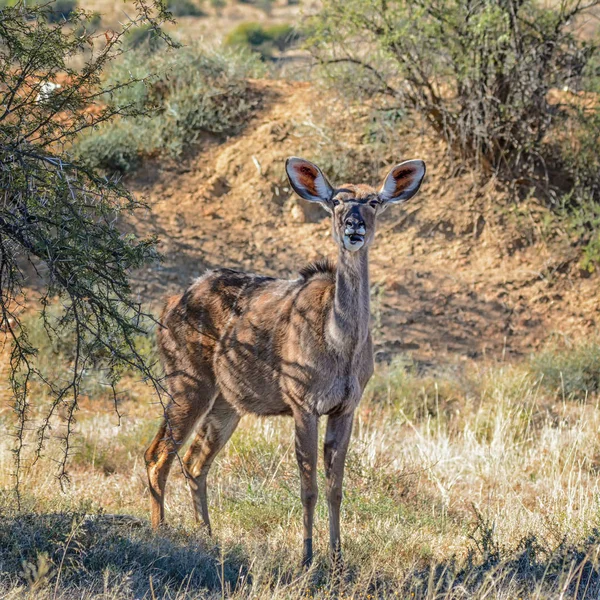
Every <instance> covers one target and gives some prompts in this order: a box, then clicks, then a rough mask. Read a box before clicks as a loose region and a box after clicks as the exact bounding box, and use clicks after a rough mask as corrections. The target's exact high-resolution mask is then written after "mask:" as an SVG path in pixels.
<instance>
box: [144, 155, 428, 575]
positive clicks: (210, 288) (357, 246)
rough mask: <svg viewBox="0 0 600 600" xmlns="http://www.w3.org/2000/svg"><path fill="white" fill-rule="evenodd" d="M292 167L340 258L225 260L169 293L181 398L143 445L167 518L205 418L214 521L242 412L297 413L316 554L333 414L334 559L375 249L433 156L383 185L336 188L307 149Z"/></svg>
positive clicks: (167, 338)
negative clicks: (289, 270) (291, 267)
mask: <svg viewBox="0 0 600 600" xmlns="http://www.w3.org/2000/svg"><path fill="white" fill-rule="evenodd" d="M286 171H287V175H288V178H289V180H290V183H291V185H292V187H293V189H294V190H295V191H296V193H297V194H298V195H299V196H301V197H302V198H304V199H305V200H308V201H310V202H318V203H320V204H321V205H322V206H323V208H324V209H325V210H327V211H328V212H329V213H330V215H331V223H332V234H333V240H334V242H335V244H336V245H337V246H338V260H337V265H333V264H331V263H328V262H320V263H316V264H312V265H309V266H307V267H305V268H304V269H302V270H301V271H300V276H299V277H298V278H296V279H292V280H287V279H274V278H271V277H263V276H259V275H253V274H248V273H241V272H238V271H233V270H230V269H217V270H214V271H209V272H208V273H206V274H205V275H203V276H202V277H200V278H199V279H197V280H196V281H195V282H194V283H193V284H192V285H191V286H190V287H189V288H188V289H187V290H186V291H185V292H184V293H183V295H181V296H175V297H173V298H171V299H170V300H169V301H168V302H167V304H166V306H165V309H164V311H163V314H162V317H161V320H160V321H161V327H160V328H159V332H158V344H159V348H160V354H161V357H162V361H163V365H164V369H165V375H166V382H167V386H168V390H169V392H170V395H171V399H170V403H169V405H168V406H167V408H166V415H165V419H164V421H163V423H162V425H161V427H160V429H159V431H158V433H157V434H156V437H155V438H154V441H153V442H152V444H151V445H150V447H149V448H148V450H147V451H146V455H145V457H146V465H147V469H148V480H149V485H150V492H151V497H152V525H153V526H154V527H158V526H159V525H160V524H161V523H162V522H163V521H164V493H165V484H166V480H167V476H168V474H169V470H170V467H171V465H172V463H173V459H174V458H175V456H176V453H177V451H178V449H179V448H180V447H181V445H182V444H184V443H185V441H186V440H187V438H188V437H189V435H190V434H191V433H192V431H194V429H197V433H196V437H195V439H194V440H193V442H192V443H191V445H190V447H189V449H188V451H187V452H186V454H185V456H184V459H183V465H184V468H185V472H186V475H187V478H188V482H189V485H190V488H191V493H192V500H193V504H194V510H195V514H196V520H198V521H199V520H200V519H201V520H202V522H203V523H204V524H205V525H206V527H207V528H208V530H209V532H210V521H209V516H208V503H207V493H206V478H207V475H208V471H209V469H210V466H211V464H212V462H213V460H214V459H215V457H216V456H217V454H218V453H219V451H220V450H221V449H222V448H223V446H224V445H225V444H226V443H227V441H228V440H229V438H230V437H231V435H232V433H233V432H234V430H235V428H236V427H237V425H238V423H239V421H240V418H241V417H242V415H244V414H246V413H252V414H255V415H261V416H270V415H290V416H291V417H293V419H294V422H295V435H296V456H297V459H298V466H299V470H300V490H301V499H302V505H303V525H304V549H303V563H304V564H305V565H308V564H310V562H311V561H312V555H313V551H312V529H313V515H314V509H315V504H316V501H317V452H318V450H317V440H318V422H319V417H321V416H324V415H327V431H326V435H325V444H324V462H325V477H326V494H327V503H328V508H329V530H330V544H331V552H332V556H333V557H334V559H337V558H338V557H339V554H340V548H341V547H340V505H341V501H342V479H343V475H344V463H345V458H346V451H347V449H348V442H349V440H350V434H351V430H352V420H353V415H354V411H355V409H356V407H357V405H358V403H359V401H360V399H361V396H362V393H363V390H364V388H365V386H366V384H367V382H368V381H369V378H370V377H371V375H372V374H373V348H372V342H371V334H370V330H369V262H368V256H369V248H370V246H371V244H372V243H373V240H374V236H375V225H376V220H377V216H378V215H379V214H381V213H382V212H383V211H384V210H386V208H387V207H388V206H389V205H391V204H400V203H402V202H405V201H407V200H408V199H409V198H412V197H413V196H414V195H415V194H416V193H417V191H418V189H419V187H420V185H421V182H422V180H423V177H424V175H425V164H424V163H423V161H420V160H411V161H406V162H403V163H401V164H399V165H397V166H396V167H394V168H393V169H392V170H391V171H390V172H389V174H388V175H387V177H386V178H385V180H384V182H383V185H382V186H381V188H380V189H379V190H376V189H374V188H372V187H370V186H368V185H351V184H347V185H343V186H341V187H338V188H334V187H332V186H331V184H330V183H329V182H328V181H327V179H326V178H325V176H324V175H323V173H322V172H321V170H320V169H319V168H318V167H317V166H316V165H314V164H313V163H311V162H309V161H307V160H303V159H301V158H296V157H292V158H289V159H288V160H287V162H286Z"/></svg>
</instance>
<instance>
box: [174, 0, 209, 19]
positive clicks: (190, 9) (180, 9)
mask: <svg viewBox="0 0 600 600" xmlns="http://www.w3.org/2000/svg"><path fill="white" fill-rule="evenodd" d="M167 10H168V11H169V12H170V13H171V14H172V15H173V16H174V17H203V16H205V15H206V13H205V12H204V11H203V10H201V9H200V7H199V6H198V5H197V4H196V3H195V2H194V1H193V0H168V2H167Z"/></svg>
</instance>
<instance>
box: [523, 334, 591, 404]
mask: <svg viewBox="0 0 600 600" xmlns="http://www.w3.org/2000/svg"><path fill="white" fill-rule="evenodd" d="M531 365H532V370H533V371H534V373H535V374H537V375H539V376H540V377H541V381H542V384H543V385H544V386H545V387H547V388H550V389H552V390H553V391H555V392H556V393H557V394H558V395H559V396H563V395H564V396H565V397H567V398H578V399H581V400H583V399H585V398H586V397H587V396H588V395H589V394H592V393H597V392H599V391H600V341H599V340H597V339H596V340H591V341H583V342H580V343H577V344H568V345H567V346H562V347H561V346H558V345H553V346H550V347H548V348H547V349H545V350H544V351H543V352H540V353H539V354H537V355H535V356H534V357H532V359H531Z"/></svg>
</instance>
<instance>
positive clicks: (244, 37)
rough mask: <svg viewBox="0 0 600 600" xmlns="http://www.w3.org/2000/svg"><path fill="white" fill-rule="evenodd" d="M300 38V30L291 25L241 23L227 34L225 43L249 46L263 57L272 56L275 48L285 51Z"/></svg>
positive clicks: (243, 46)
mask: <svg viewBox="0 0 600 600" xmlns="http://www.w3.org/2000/svg"><path fill="white" fill-rule="evenodd" d="M299 39H300V34H299V32H298V31H297V30H296V29H294V28H293V27H292V26H291V25H286V24H284V25H270V26H265V25H261V24H260V23H252V22H250V23H241V24H240V25H238V26H237V27H235V28H234V29H233V30H232V31H230V32H229V33H228V34H227V37H226V38H225V44H226V45H227V46H236V47H242V48H248V49H249V50H253V51H255V52H258V53H259V54H260V55H261V56H262V57H263V58H271V57H272V56H273V51H274V50H275V49H277V50H279V51H280V52H283V51H284V50H285V49H286V48H289V47H290V46H292V45H293V44H295V43H296V42H298V40H299Z"/></svg>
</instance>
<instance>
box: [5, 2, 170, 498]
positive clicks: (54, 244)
mask: <svg viewBox="0 0 600 600" xmlns="http://www.w3.org/2000/svg"><path fill="white" fill-rule="evenodd" d="M61 6H62V5H61ZM50 9H51V7H49V6H45V5H42V6H36V5H33V6H29V5H25V4H22V3H20V2H19V3H17V4H16V5H15V6H14V7H7V8H4V9H3V10H2V11H1V12H0V31H1V32H2V52H1V53H0V73H2V83H1V85H0V106H1V107H2V108H1V109H0V199H1V201H0V328H1V329H2V330H3V335H4V341H6V342H8V345H9V346H10V353H9V369H8V374H9V379H10V385H11V392H12V409H13V412H12V414H13V417H14V419H13V420H11V421H10V423H9V424H7V426H6V429H5V431H7V432H9V434H10V439H11V440H12V441H13V442H14V444H15V445H14V448H13V450H14V456H15V458H16V462H15V464H14V465H13V466H14V471H13V475H14V478H15V480H16V482H17V486H16V491H17V492H18V483H19V481H20V475H21V467H22V463H21V458H22V455H21V452H22V450H23V444H24V441H23V436H24V435H25V432H26V431H29V430H30V429H33V430H34V431H35V432H36V442H35V444H34V447H35V453H36V456H37V457H38V458H39V457H41V456H42V454H43V452H44V449H45V445H46V442H47V440H48V437H49V436H50V431H51V430H52V428H53V427H54V426H55V423H54V421H53V419H54V418H55V417H56V415H57V413H59V412H60V413H61V415H62V425H61V426H60V428H59V429H58V430H57V431H56V435H57V436H58V438H59V440H60V446H61V451H62V456H61V458H60V459H58V458H57V464H58V465H59V475H60V476H61V477H62V478H64V477H65V476H66V464H67V461H68V458H69V456H70V454H71V452H72V446H71V439H70V435H71V431H72V427H73V422H74V415H75V412H76V411H77V408H78V402H79V398H80V391H81V384H82V380H83V378H84V375H85V373H86V371H87V370H88V369H89V368H90V367H91V366H92V365H100V364H102V366H103V368H104V369H105V381H106V382H107V385H108V387H109V388H110V389H112V390H113V392H114V394H115V398H116V389H115V386H116V383H117V381H118V380H119V378H120V376H121V373H122V371H123V369H124V367H125V366H127V367H130V368H134V369H136V370H137V372H138V373H141V374H143V376H145V377H148V378H149V379H150V380H151V381H153V382H154V383H155V384H156V387H157V389H158V390H160V383H159V382H158V381H157V380H156V378H155V377H154V376H153V374H152V372H151V370H150V366H149V365H148V364H147V362H146V361H145V360H144V357H142V356H141V355H140V353H139V352H138V351H137V349H136V347H135V337H136V336H138V335H140V334H143V333H144V329H143V328H142V327H141V318H142V315H143V310H142V308H141V306H140V305H139V303H138V302H137V301H136V300H135V299H134V298H133V297H132V294H131V287H130V282H129V273H130V271H131V269H134V268H136V267H140V266H141V265H143V264H146V263H147V262H149V261H152V260H155V258H156V251H155V248H154V242H153V240H152V239H138V238H136V237H135V236H134V235H133V234H129V235H124V234H123V233H122V232H121V231H120V230H119V228H118V227H117V223H118V218H119V217H120V216H121V215H123V214H127V213H129V212H131V211H133V210H135V209H137V208H140V207H141V206H142V205H141V204H140V202H139V201H137V200H136V199H135V198H134V197H133V196H132V194H130V193H129V192H128V191H127V190H126V189H125V188H124V187H123V186H122V185H121V184H120V183H119V182H118V181H115V180H113V179H107V178H105V177H103V176H101V175H99V174H98V173H97V172H96V171H94V170H93V169H90V168H88V167H86V166H84V165H82V164H81V163H79V162H76V161H73V160H72V157H71V155H69V154H68V153H67V148H69V147H70V145H71V144H72V142H73V140H74V139H75V138H76V137H77V136H78V135H79V134H80V133H81V132H83V131H86V130H89V129H92V128H94V127H95V126H98V125H99V124H101V123H105V122H108V121H110V120H111V119H113V118H115V117H117V116H118V115H123V114H140V113H141V112H143V110H144V109H143V108H141V107H133V106H118V107H117V106H105V107H103V108H101V109H100V110H93V111H92V110H89V109H90V108H94V109H95V103H96V100H97V99H98V98H99V96H100V95H101V94H102V93H103V92H109V91H110V90H111V89H112V90H114V87H111V84H108V85H104V84H103V80H102V74H103V72H104V71H105V70H106V68H107V66H108V65H109V64H110V63H111V62H112V61H114V60H115V59H116V58H118V57H119V56H120V54H121V53H122V47H121V40H122V38H123V36H124V35H125V34H126V33H127V31H128V30H129V29H130V28H131V27H134V26H136V25H138V24H139V23H143V22H147V23H149V24H151V25H152V26H154V27H159V26H160V23H161V22H163V21H164V19H165V18H166V15H165V14H164V11H163V8H162V5H161V4H159V3H157V4H156V5H153V4H145V3H144V2H142V1H141V2H138V10H139V11H140V12H139V13H138V16H137V18H136V19H134V20H132V21H131V22H130V23H127V24H125V26H124V27H123V29H122V30H121V31H118V32H113V33H112V36H106V37H105V39H104V46H103V49H102V52H99V53H97V54H94V55H92V56H89V55H86V56H85V58H86V62H85V67H84V68H83V69H77V68H75V67H73V66H72V65H73V63H74V61H73V59H74V58H76V57H80V56H81V55H82V54H84V52H85V48H87V47H91V46H93V43H94V39H93V37H92V35H93V34H91V33H89V32H88V25H89V23H90V21H91V20H92V19H93V15H91V14H89V15H88V14H84V13H82V12H80V11H73V12H70V13H69V14H68V15H67V14H63V20H62V21H61V23H60V24H54V23H53V22H52V19H48V11H49V10H50ZM134 15H135V13H134ZM59 77H60V81H62V84H56V80H57V79H58V78H59ZM135 81H136V80H135V79H133V78H132V79H130V80H129V81H127V82H123V83H122V84H121V90H122V89H123V88H126V87H127V86H128V85H131V84H133V83H135ZM28 264H29V265H31V266H32V268H33V273H32V274H31V275H29V276H26V268H27V265H28ZM34 284H35V285H36V286H37V289H38V292H37V299H38V301H39V304H38V306H40V307H41V315H42V319H43V323H44V328H45V331H46V333H47V334H48V335H49V336H50V337H52V338H54V339H55V340H56V341H57V343H58V344H60V343H62V340H63V336H66V335H67V332H69V335H72V336H73V339H74V340H75V342H74V343H73V345H72V346H71V352H70V358H69V360H68V362H67V365H68V368H67V369H66V370H65V371H64V373H63V376H62V377H52V376H50V377H46V376H45V374H44V372H43V371H42V370H41V369H40V367H39V364H38V362H37V361H36V354H37V352H38V348H37V347H36V342H35V341H34V339H33V338H32V337H31V332H29V331H28V329H27V326H26V323H25V322H24V318H23V316H24V310H26V309H28V308H29V307H30V303H29V301H28V296H27V293H26V286H27V289H29V286H31V285H34ZM55 300H58V301H59V302H60V305H61V306H62V311H61V313H60V315H59V316H56V317H53V316H52V315H50V313H49V312H48V310H47V307H48V306H49V305H50V304H51V303H52V302H54V301H55ZM3 343H4V342H3ZM32 386H37V387H36V389H37V390H38V391H37V393H36V395H33V396H32V394H31V389H32ZM36 399H39V400H40V401H42V400H45V401H46V402H44V404H43V406H41V405H40V406H37V405H36ZM33 414H35V415H36V417H40V416H41V418H40V419H37V420H36V422H35V425H34V424H33V422H32V420H31V419H32V416H33Z"/></svg>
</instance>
